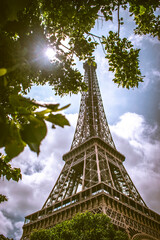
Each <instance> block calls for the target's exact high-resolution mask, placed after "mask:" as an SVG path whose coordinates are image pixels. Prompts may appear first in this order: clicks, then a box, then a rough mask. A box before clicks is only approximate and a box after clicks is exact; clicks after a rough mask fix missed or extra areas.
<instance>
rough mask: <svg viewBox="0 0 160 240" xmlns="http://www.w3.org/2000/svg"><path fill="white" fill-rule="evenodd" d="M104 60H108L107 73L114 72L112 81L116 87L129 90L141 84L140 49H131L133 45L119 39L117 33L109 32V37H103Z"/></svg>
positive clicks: (124, 39)
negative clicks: (105, 52)
mask: <svg viewBox="0 0 160 240" xmlns="http://www.w3.org/2000/svg"><path fill="white" fill-rule="evenodd" d="M102 43H103V44H104V45H105V50H106V51H107V54H106V58H107V59H108V60H109V66H110V68H109V71H112V72H115V78H114V79H113V81H114V82H115V83H117V84H118V86H120V85H121V86H122V87H126V88H128V89H129V88H130V87H138V83H139V82H143V77H142V76H141V72H140V70H139V64H138V62H139V61H138V57H139V51H140V49H133V45H132V44H131V42H130V41H128V40H127V39H126V38H123V39H120V38H119V37H118V34H117V33H113V32H112V31H110V32H109V36H108V37H107V38H105V37H104V36H103V42H102Z"/></svg>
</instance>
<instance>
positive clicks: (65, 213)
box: [21, 63, 160, 240]
mask: <svg viewBox="0 0 160 240" xmlns="http://www.w3.org/2000/svg"><path fill="white" fill-rule="evenodd" d="M96 68H97V66H93V65H88V64H87V63H84V69H85V75H84V81H85V83H86V84H87V86H88V91H87V92H84V93H82V98H81V105H80V111H79V117H78V122H77V127H76V131H75V135H74V138H73V142H72V145H71V149H70V151H69V152H68V153H66V154H64V156H63V160H64V161H65V165H64V167H63V169H62V171H61V173H60V175H59V177H58V179H57V181H56V183H55V185H54V187H53V189H52V191H51V193H50V194H49V197H48V198H47V200H46V202H45V203H44V205H43V207H42V209H41V210H39V211H37V212H35V213H33V214H31V215H29V216H26V218H25V223H24V226H23V236H22V238H21V239H29V235H30V233H31V231H32V230H33V229H40V228H51V227H53V226H54V225H55V224H57V223H60V222H62V221H65V220H68V219H71V218H72V217H73V216H74V215H75V214H77V213H78V212H85V211H91V212H93V213H104V214H107V215H108V216H109V217H110V218H111V221H112V223H113V224H114V225H115V226H116V227H117V228H118V229H121V230H122V229H123V230H125V231H126V232H127V233H128V236H129V237H130V239H132V240H159V239H160V216H159V215H158V214H157V213H155V212H153V211H152V210H150V209H149V208H148V207H147V206H146V204H145V202H144V201H143V199H142V197H141V196H140V194H139V192H138V190H137V189H136V187H135V186H134V184H133V182H132V180H131V179H130V177H129V175H128V173H127V171H126V169H125V167H124V166H123V161H124V160H125V157H124V156H123V155H122V154H121V153H120V152H118V151H117V149H116V147H115V144H114V142H113V139H112V136H111V133H110V130H109V126H108V123H107V119H106V116H105V113H104V108H103V103H102V99H101V94H100V90H99V86H98V80H97V76H96Z"/></svg>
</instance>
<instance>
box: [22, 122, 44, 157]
mask: <svg viewBox="0 0 160 240" xmlns="http://www.w3.org/2000/svg"><path fill="white" fill-rule="evenodd" d="M20 134H21V137H22V139H23V141H24V142H25V143H27V144H28V146H29V147H30V149H31V150H32V151H34V152H36V153H37V154H39V152H40V149H39V146H40V144H41V141H42V140H43V139H44V137H45V136H46V134H47V127H46V124H45V122H44V121H43V120H41V119H37V118H33V119H31V120H30V123H28V124H24V125H23V126H22V129H21V131H20Z"/></svg>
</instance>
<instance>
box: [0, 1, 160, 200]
mask: <svg viewBox="0 0 160 240" xmlns="http://www.w3.org/2000/svg"><path fill="white" fill-rule="evenodd" d="M159 5H160V4H159V1H157V0H152V1H151V0H148V1H141V0H134V1H133V0H129V1H126V0H117V1H115V0H87V1H86V0H81V1H79V0H68V1H62V0H56V1H54V0H48V1H45V0H23V1H20V0H15V1H14V5H11V4H10V1H9V0H2V2H1V8H0V39H1V41H0V56H1V58H0V132H1V137H0V147H1V148H3V149H4V151H5V154H6V155H5V156H3V155H1V156H0V168H1V172H0V174H1V176H6V178H7V179H8V180H9V179H10V178H11V175H12V174H13V172H14V174H15V175H16V177H14V176H13V175H12V176H13V177H12V179H13V180H16V181H18V179H20V177H21V174H20V170H18V169H13V170H11V165H10V164H9V162H10V161H11V160H12V159H13V158H14V157H16V156H18V155H19V154H20V153H21V152H22V151H23V150H24V148H25V147H26V146H27V145H28V146H29V148H30V150H31V151H34V152H36V153H37V154H39V152H40V144H41V141H42V140H43V139H44V137H45V136H46V134H47V127H46V121H48V122H51V123H52V127H53V128H55V126H56V125H58V126H61V127H64V126H65V125H69V122H68V120H67V119H66V118H65V116H64V115H63V114H62V113H58V112H59V111H62V110H63V109H65V108H67V107H68V106H69V105H67V106H65V107H60V106H59V104H41V103H38V102H37V101H36V99H29V98H27V97H26V95H27V93H28V92H29V91H30V89H31V88H32V86H33V85H44V84H46V83H48V84H49V85H50V86H51V87H52V88H53V89H54V90H55V93H56V94H59V95H60V96H63V95H64V94H71V93H78V92H79V91H84V90H86V86H85V84H84V82H83V77H82V75H81V73H80V72H79V71H78V69H76V68H75V63H74V58H75V57H77V58H78V59H79V60H80V61H88V63H89V64H91V63H92V64H94V60H95V59H94V50H95V48H96V47H97V45H101V46H102V48H103V50H104V54H105V57H106V59H108V62H109V66H110V68H109V71H112V72H113V73H114V75H115V77H114V79H113V81H114V82H115V83H116V84H118V86H122V87H126V88H128V89H129V88H133V87H138V84H139V83H140V82H142V81H143V76H142V75H141V72H140V69H139V59H138V58H139V50H140V49H134V48H133V45H132V43H131V42H130V41H129V40H127V39H126V38H122V39H121V37H120V26H121V25H123V24H125V22H124V19H123V18H122V17H121V16H120V10H121V9H123V10H125V11H127V10H128V11H129V13H130V16H131V17H132V18H133V21H134V22H135V24H136V27H135V29H134V33H135V34H139V35H142V34H149V35H151V36H152V37H158V38H160V31H159V25H160V24H159V23H160V18H159V16H158V14H157V12H156V10H157V8H158V7H159ZM114 13H117V32H112V31H110V32H109V35H108V36H105V34H104V35H103V36H95V35H94V34H92V33H91V30H92V28H93V27H94V26H95V23H96V20H97V19H98V18H101V19H102V18H103V19H104V20H105V21H112V20H113V16H114ZM47 47H51V48H52V50H53V51H54V52H55V56H54V57H52V58H51V59H49V58H48V57H47V56H46V54H45V52H46V49H47ZM11 171H12V174H11ZM8 174H9V175H8ZM3 200H4V198H3Z"/></svg>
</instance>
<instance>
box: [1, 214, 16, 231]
mask: <svg viewBox="0 0 160 240" xmlns="http://www.w3.org/2000/svg"><path fill="white" fill-rule="evenodd" d="M9 230H13V226H12V223H11V221H10V220H9V219H8V218H7V217H5V216H4V214H3V213H2V212H1V211H0V233H1V234H3V235H7V234H8V232H9Z"/></svg>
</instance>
